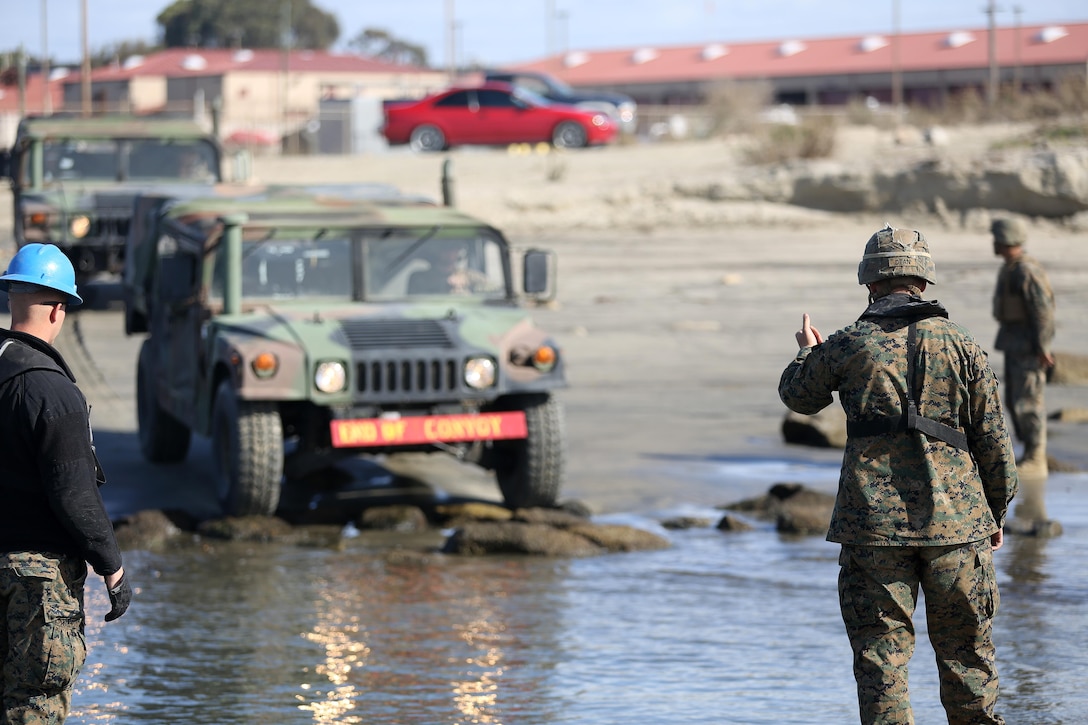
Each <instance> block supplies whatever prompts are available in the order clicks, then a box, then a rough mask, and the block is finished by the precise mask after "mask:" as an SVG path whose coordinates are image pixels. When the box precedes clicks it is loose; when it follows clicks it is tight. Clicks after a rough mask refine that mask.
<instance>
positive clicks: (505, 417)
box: [329, 410, 529, 448]
mask: <svg viewBox="0 0 1088 725" xmlns="http://www.w3.org/2000/svg"><path fill="white" fill-rule="evenodd" d="M329 430H330V432H331V433H332V445H333V447H334V448H361V447H367V446H390V445H393V446H397V445H399V446H405V445H412V444H416V443H439V442H441V443H457V442H460V441H497V440H507V439H511V438H525V437H527V436H528V435H529V433H528V430H527V428H526V427H525V413H524V412H522V411H520V410H518V411H512V412H508V413H480V414H478V415H476V414H473V415H427V416H418V417H409V418H357V419H354V420H334V421H332V422H331V423H329Z"/></svg>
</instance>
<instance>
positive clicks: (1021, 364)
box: [1005, 352, 1046, 449]
mask: <svg viewBox="0 0 1088 725" xmlns="http://www.w3.org/2000/svg"><path fill="white" fill-rule="evenodd" d="M1045 391H1046V368H1044V367H1043V366H1042V365H1041V364H1040V363H1039V358H1038V357H1037V356H1036V355H1034V354H1027V355H1025V354H1018V353H1009V352H1006V353H1005V406H1006V407H1007V408H1008V409H1009V414H1010V417H1011V418H1012V426H1013V430H1014V431H1015V432H1016V437H1017V438H1018V439H1020V440H1021V441H1023V443H1024V446H1025V448H1027V449H1031V448H1035V447H1036V446H1038V445H1039V444H1041V443H1042V444H1044V445H1045V441H1046V439H1045V438H1044V437H1043V436H1042V435H1041V433H1042V432H1043V431H1044V430H1045V426H1046V402H1045V401H1044V400H1043V393H1044V392H1045Z"/></svg>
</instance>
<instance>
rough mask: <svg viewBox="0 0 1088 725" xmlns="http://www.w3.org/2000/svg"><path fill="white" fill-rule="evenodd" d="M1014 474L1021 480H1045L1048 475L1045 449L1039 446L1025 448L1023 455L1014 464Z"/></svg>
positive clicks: (1048, 469)
mask: <svg viewBox="0 0 1088 725" xmlns="http://www.w3.org/2000/svg"><path fill="white" fill-rule="evenodd" d="M1016 473H1017V475H1019V476H1020V477H1021V478H1046V477H1047V476H1048V475H1049V474H1050V468H1049V466H1048V465H1047V461H1046V448H1045V447H1044V446H1039V445H1035V446H1030V447H1028V448H1026V449H1025V450H1024V455H1023V456H1022V457H1021V458H1020V460H1019V461H1017V462H1016Z"/></svg>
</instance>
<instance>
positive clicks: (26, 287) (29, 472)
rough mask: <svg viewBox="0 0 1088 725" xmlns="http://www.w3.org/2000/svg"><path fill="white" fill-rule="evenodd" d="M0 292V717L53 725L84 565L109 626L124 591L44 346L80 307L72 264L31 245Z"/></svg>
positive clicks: (79, 635) (85, 416)
mask: <svg viewBox="0 0 1088 725" xmlns="http://www.w3.org/2000/svg"><path fill="white" fill-rule="evenodd" d="M0 289H3V290H6V291H7V293H8V306H9V308H10V310H11V329H10V330H4V329H2V328H0V441H3V442H4V443H3V455H2V456H0V499H2V500H3V505H2V506H0V673H2V683H3V692H2V697H3V700H2V706H0V722H3V723H5V724H7V723H11V724H12V725H15V724H16V723H62V722H64V719H65V718H66V717H67V715H68V711H69V708H70V706H71V699H72V687H73V686H74V685H75V682H76V678H77V677H78V675H79V672H80V669H81V668H82V667H83V663H84V661H85V659H86V656H87V645H86V641H85V639H84V635H83V626H84V610H83V588H84V583H85V582H86V579H87V565H88V564H90V566H91V568H93V569H94V571H95V572H96V573H97V574H99V575H101V576H102V577H103V579H104V580H105V583H106V588H107V589H108V591H109V597H110V604H111V608H110V611H109V613H108V614H106V617H105V619H106V621H107V622H109V621H113V620H114V619H117V618H118V617H120V616H121V615H122V614H124V613H125V610H126V609H127V608H128V605H129V602H130V601H131V598H132V590H131V588H130V587H129V584H128V581H127V579H126V578H125V570H124V568H123V567H122V565H121V552H120V549H119V548H118V546H117V539H116V538H115V537H114V532H113V525H112V523H111V522H110V519H109V516H108V515H107V513H106V507H105V505H104V504H103V502H102V496H101V494H100V493H99V490H98V487H99V486H100V485H102V484H103V483H105V476H104V475H103V474H102V469H101V467H100V466H99V465H98V459H97V457H96V456H95V452H94V445H93V443H92V439H91V427H90V409H89V408H88V406H87V401H86V399H85V398H84V397H83V394H82V393H81V392H80V390H79V388H77V387H76V384H75V378H74V377H73V375H72V372H71V370H70V369H69V368H68V365H67V363H65V361H64V358H62V357H61V355H60V353H59V352H58V351H57V350H56V349H55V348H54V347H53V342H54V341H55V340H56V339H57V336H58V335H59V334H60V331H61V327H62V326H63V325H64V319H65V315H66V311H67V308H68V307H69V306H74V305H79V304H81V303H82V302H83V300H82V299H81V298H80V296H79V295H78V294H77V292H76V282H75V270H74V269H73V268H72V263H71V262H70V261H69V260H68V258H67V257H66V256H65V255H64V253H63V252H61V251H60V249H58V248H57V247H55V246H53V245H51V244H28V245H26V246H24V247H23V248H22V249H20V250H19V251H18V252H17V253H16V254H15V256H14V257H13V258H12V259H11V262H10V264H9V265H8V269H7V271H6V272H5V273H4V274H3V275H2V276H0Z"/></svg>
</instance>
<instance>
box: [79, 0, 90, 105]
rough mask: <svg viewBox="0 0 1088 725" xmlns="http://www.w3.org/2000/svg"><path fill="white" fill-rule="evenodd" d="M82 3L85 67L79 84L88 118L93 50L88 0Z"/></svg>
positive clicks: (83, 0) (81, 72)
mask: <svg viewBox="0 0 1088 725" xmlns="http://www.w3.org/2000/svg"><path fill="white" fill-rule="evenodd" d="M80 5H81V8H82V13H83V17H82V20H81V25H82V28H83V68H82V70H81V71H80V79H79V85H80V88H81V90H82V94H81V95H82V112H83V117H84V118H86V117H87V116H90V115H91V51H90V48H89V47H88V45H87V0H82V2H81V3H80Z"/></svg>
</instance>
